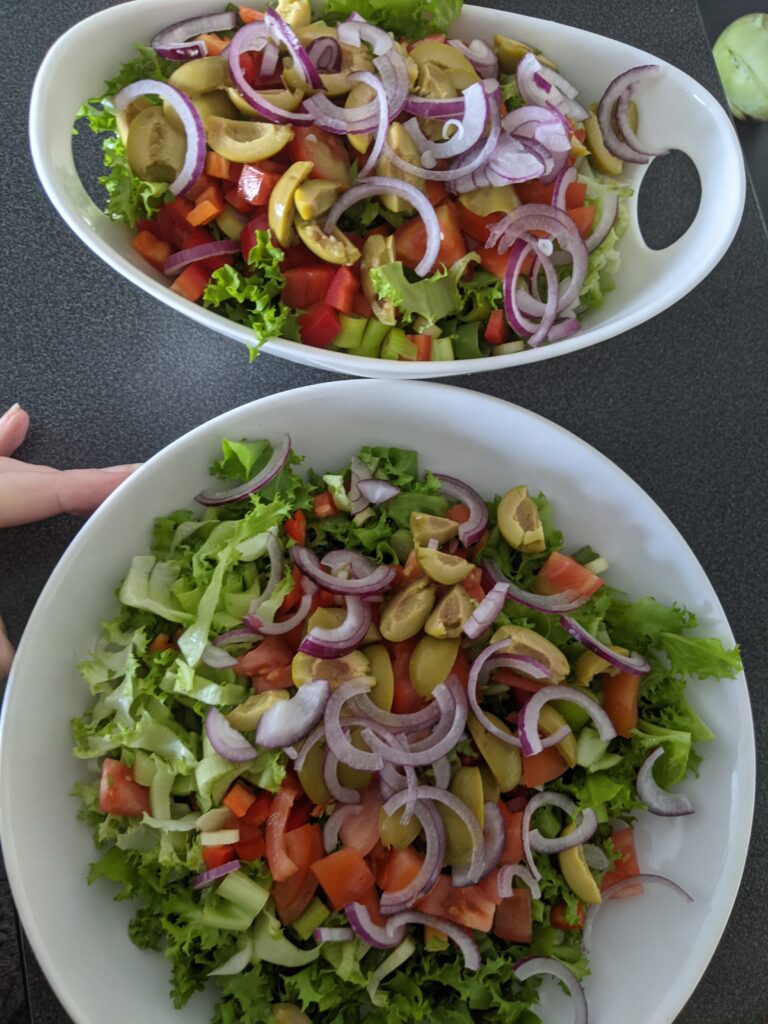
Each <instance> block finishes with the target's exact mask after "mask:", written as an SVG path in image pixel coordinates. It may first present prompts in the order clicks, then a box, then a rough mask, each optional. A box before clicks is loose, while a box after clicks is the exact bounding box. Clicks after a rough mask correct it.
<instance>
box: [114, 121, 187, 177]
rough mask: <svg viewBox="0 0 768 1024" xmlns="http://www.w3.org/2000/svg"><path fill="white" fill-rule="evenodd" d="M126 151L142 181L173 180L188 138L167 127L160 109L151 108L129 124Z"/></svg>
mask: <svg viewBox="0 0 768 1024" xmlns="http://www.w3.org/2000/svg"><path fill="white" fill-rule="evenodd" d="M125 150H126V155H127V157H128V163H129V164H130V165H131V167H132V168H133V171H134V173H135V174H137V175H138V177H139V178H141V179H142V180H143V181H173V179H174V178H175V177H176V176H177V175H178V173H179V171H180V170H181V167H182V165H183V163H184V157H185V155H186V152H187V139H186V136H185V135H184V133H183V132H179V131H177V130H176V129H175V128H174V127H173V125H172V124H169V122H168V121H167V120H166V118H165V115H164V114H163V111H162V108H161V107H156V106H151V107H146V108H145V109H144V110H142V111H140V112H139V113H138V114H137V115H136V117H134V118H133V120H132V121H131V123H130V126H129V128H128V142H127V144H126V147H125Z"/></svg>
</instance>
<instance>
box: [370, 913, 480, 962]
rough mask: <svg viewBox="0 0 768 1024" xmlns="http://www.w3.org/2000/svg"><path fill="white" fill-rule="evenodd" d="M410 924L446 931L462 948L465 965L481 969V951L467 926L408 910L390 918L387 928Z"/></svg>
mask: <svg viewBox="0 0 768 1024" xmlns="http://www.w3.org/2000/svg"><path fill="white" fill-rule="evenodd" d="M408 924H420V925H424V926H425V927H429V928H436V929H437V930H438V931H441V932H444V933H445V934H446V935H447V936H448V938H449V939H453V941H454V942H455V943H456V945H457V946H458V947H459V949H460V950H461V953H462V956H463V957H464V966H465V967H466V968H467V970H469V971H477V970H479V969H480V964H481V960H480V952H479V950H478V948H477V944H476V942H475V940H474V939H473V938H472V935H471V933H470V932H468V931H467V930H466V928H462V927H461V926H460V925H458V924H455V923H454V922H453V921H446V920H444V919H443V918H442V917H435V916H434V915H433V914H421V913H419V912H418V911H415V910H407V911H406V912H405V913H403V914H396V915H395V916H394V917H393V918H391V919H390V922H389V924H388V925H387V928H388V929H389V928H399V927H400V926H401V925H408Z"/></svg>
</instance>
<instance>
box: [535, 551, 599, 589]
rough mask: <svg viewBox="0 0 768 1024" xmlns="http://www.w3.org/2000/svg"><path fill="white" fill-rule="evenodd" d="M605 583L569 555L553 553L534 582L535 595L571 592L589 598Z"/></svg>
mask: <svg viewBox="0 0 768 1024" xmlns="http://www.w3.org/2000/svg"><path fill="white" fill-rule="evenodd" d="M604 583H605V580H603V579H601V577H600V576H598V575H597V574H596V573H594V572H591V571H590V570H589V569H587V568H586V566H584V565H582V564H581V563H580V562H577V561H576V559H575V558H571V556H570V555H564V554H562V553H561V552H560V551H553V552H552V554H551V555H550V556H549V558H548V559H547V560H546V562H545V563H544V565H542V567H541V569H539V572H538V575H537V576H536V579H535V580H534V585H533V589H534V590H535V591H536V593H537V594H559V593H562V591H564V590H573V591H575V592H576V593H577V594H579V596H581V597H591V596H592V595H593V594H594V593H595V591H597V590H599V589H600V587H602V585H603V584H604Z"/></svg>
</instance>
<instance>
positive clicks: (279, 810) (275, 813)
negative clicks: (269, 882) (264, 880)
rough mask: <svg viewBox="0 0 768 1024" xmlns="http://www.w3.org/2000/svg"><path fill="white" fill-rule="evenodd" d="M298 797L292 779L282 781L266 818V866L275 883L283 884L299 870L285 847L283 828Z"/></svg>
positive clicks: (296, 788)
mask: <svg viewBox="0 0 768 1024" xmlns="http://www.w3.org/2000/svg"><path fill="white" fill-rule="evenodd" d="M298 795H299V789H298V787H297V785H296V783H295V782H294V781H293V780H292V779H284V780H283V784H282V786H281V787H280V789H279V790H278V792H277V793H275V795H274V797H273V798H272V806H271V807H270V810H269V817H268V818H267V836H266V838H267V864H268V865H269V870H270V871H271V872H272V877H273V878H274V880H275V881H276V882H284V881H285V880H286V879H287V878H290V877H291V876H292V875H295V874H296V872H297V871H298V870H299V866H298V864H296V862H295V861H294V860H293V859H292V858H291V856H290V855H289V853H288V851H287V849H286V846H285V826H286V825H287V823H288V815H289V814H290V813H291V808H292V807H293V804H294V801H295V800H296V797H297V796H298Z"/></svg>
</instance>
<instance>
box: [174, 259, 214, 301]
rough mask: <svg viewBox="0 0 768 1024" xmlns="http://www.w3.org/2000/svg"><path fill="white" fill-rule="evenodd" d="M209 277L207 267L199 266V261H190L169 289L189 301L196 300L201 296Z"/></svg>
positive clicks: (209, 273)
mask: <svg viewBox="0 0 768 1024" xmlns="http://www.w3.org/2000/svg"><path fill="white" fill-rule="evenodd" d="M210 277H211V272H210V270H209V269H208V268H207V267H204V266H201V265H200V264H199V263H191V264H190V265H189V266H188V267H187V268H186V270H182V272H181V273H180V274H179V276H178V277H177V278H176V280H175V281H174V282H173V284H172V285H171V291H174V292H178V293H179V295H183V296H184V298H185V299H189V301H190V302H197V301H198V299H200V298H202V295H203V292H204V291H205V289H206V286H207V285H208V281H209V280H210Z"/></svg>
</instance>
